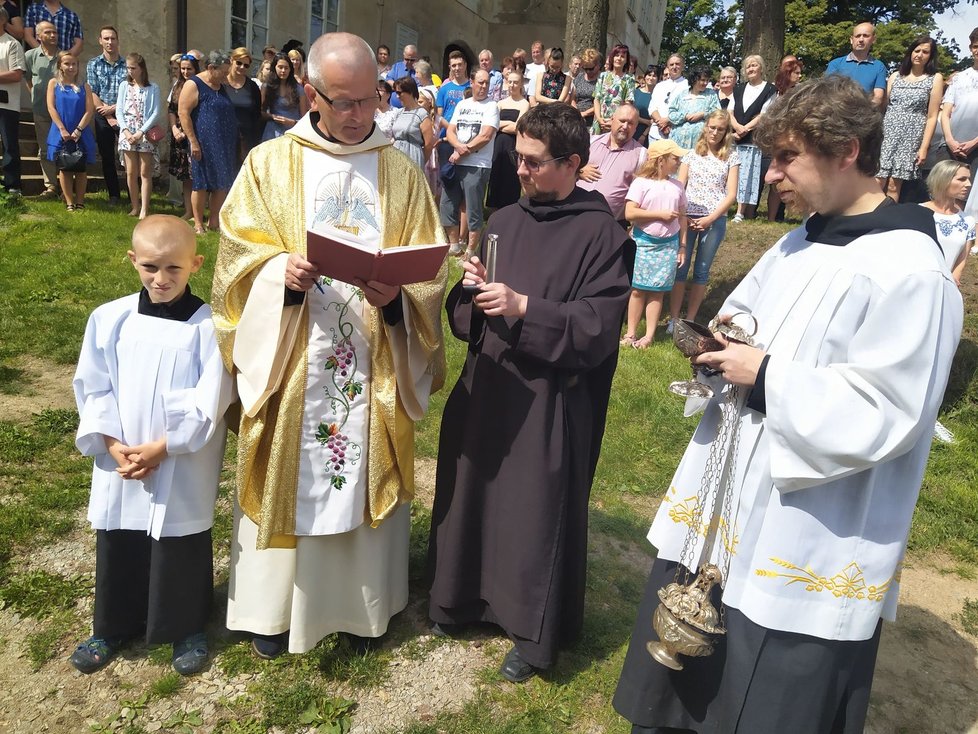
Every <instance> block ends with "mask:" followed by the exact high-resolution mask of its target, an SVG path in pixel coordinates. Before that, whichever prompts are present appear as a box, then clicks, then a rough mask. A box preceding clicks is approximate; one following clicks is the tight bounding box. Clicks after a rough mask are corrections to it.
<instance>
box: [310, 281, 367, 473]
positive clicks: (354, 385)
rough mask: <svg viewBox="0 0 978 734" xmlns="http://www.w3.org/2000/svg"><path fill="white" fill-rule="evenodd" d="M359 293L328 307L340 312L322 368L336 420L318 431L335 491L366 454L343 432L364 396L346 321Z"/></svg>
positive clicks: (351, 331) (324, 422)
mask: <svg viewBox="0 0 978 734" xmlns="http://www.w3.org/2000/svg"><path fill="white" fill-rule="evenodd" d="M358 293H361V291H360V289H359V288H357V289H355V290H354V292H353V294H352V295H351V296H350V297H349V298H348V299H347V300H346V301H344V302H332V303H330V304H328V305H327V306H326V308H325V310H327V311H328V310H330V309H334V308H335V309H336V311H337V312H338V317H337V324H336V328H331V329H330V330H331V331H332V332H333V350H332V354H331V355H330V356H329V357H328V358H327V359H326V362H325V364H324V365H323V368H324V369H325V370H326V371H327V372H329V373H330V377H331V382H332V385H327V386H326V387H325V388H324V392H325V393H326V397H327V398H328V399H329V406H330V409H331V410H332V412H333V413H334V415H335V416H336V420H334V421H330V422H327V421H325V420H323V421H320V423H319V426H318V427H317V428H316V440H317V441H319V443H320V444H322V445H323V446H325V447H326V449H327V456H326V472H327V474H328V476H329V483H330V486H332V487H334V488H336V489H342V488H343V485H344V484H346V476H344V474H345V472H346V470H347V469H348V468H349V467H351V466H356V464H357V462H359V461H360V457H361V455H362V453H363V451H362V449H361V447H360V444H358V443H356V442H355V441H351V440H350V438H349V436H347V435H346V434H344V433H343V427H344V426H345V425H346V421H347V419H348V418H349V417H350V411H351V410H352V409H353V403H354V401H355V400H356V399H357V397H359V396H361V395H363V383H362V382H360V381H359V380H356V379H354V377H355V376H356V373H357V350H356V347H355V346H354V344H353V340H352V339H351V337H352V335H353V324H352V323H351V322H349V321H347V320H346V315H347V312H348V311H349V307H350V301H351V300H353V298H355V297H356V296H357V294H358ZM361 297H362V293H361Z"/></svg>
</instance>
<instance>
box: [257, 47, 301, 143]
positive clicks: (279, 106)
mask: <svg viewBox="0 0 978 734" xmlns="http://www.w3.org/2000/svg"><path fill="white" fill-rule="evenodd" d="M272 70H273V71H274V72H275V74H274V75H273V76H272V78H271V79H270V80H269V81H268V83H267V84H265V86H264V88H262V90H261V112H262V117H263V118H264V119H265V121H266V122H265V132H264V133H262V136H261V139H262V142H265V141H266V140H274V139H275V138H278V137H281V136H282V135H285V133H286V131H287V130H289V128H291V127H292V126H293V125H295V124H296V123H297V122H298V121H299V118H300V117H302V116H303V115H305V114H306V112H308V111H309V100H308V99H307V98H306V94H305V92H304V91H303V89H302V85H300V84H299V82H298V81H296V78H295V70H294V69H293V67H292V64H291V63H290V62H289V57H288V56H287V55H286V54H275V59H274V63H273V64H272Z"/></svg>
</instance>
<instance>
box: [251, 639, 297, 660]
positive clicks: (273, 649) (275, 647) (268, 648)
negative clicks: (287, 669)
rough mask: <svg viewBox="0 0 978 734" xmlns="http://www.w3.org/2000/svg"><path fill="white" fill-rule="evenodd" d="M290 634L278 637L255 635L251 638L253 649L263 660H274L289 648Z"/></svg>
mask: <svg viewBox="0 0 978 734" xmlns="http://www.w3.org/2000/svg"><path fill="white" fill-rule="evenodd" d="M288 640H289V633H288V632H280V633H279V634H277V635H255V636H254V637H252V638H251V649H252V650H253V651H254V653H255V655H257V656H258V657H260V658H261V659H262V660H274V659H275V658H277V657H278V656H279V655H281V654H282V653H283V652H285V651H286V649H287V648H288V646H289V645H288Z"/></svg>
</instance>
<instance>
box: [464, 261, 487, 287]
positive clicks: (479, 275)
mask: <svg viewBox="0 0 978 734" xmlns="http://www.w3.org/2000/svg"><path fill="white" fill-rule="evenodd" d="M485 282H486V267H485V265H483V264H482V261H481V260H479V258H478V257H475V256H474V255H473V256H472V257H470V258H469V259H468V261H463V262H462V283H463V284H465V285H478V286H481V285H482V284H483V283H485Z"/></svg>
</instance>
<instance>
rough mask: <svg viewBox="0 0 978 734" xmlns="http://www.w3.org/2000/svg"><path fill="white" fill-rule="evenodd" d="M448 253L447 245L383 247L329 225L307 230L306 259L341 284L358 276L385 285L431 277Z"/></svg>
mask: <svg viewBox="0 0 978 734" xmlns="http://www.w3.org/2000/svg"><path fill="white" fill-rule="evenodd" d="M447 254H448V245H447V244H445V245H404V246H402V247H391V248H388V249H386V250H382V249H380V248H379V247H377V246H375V245H372V244H370V243H369V242H365V241H364V240H361V239H360V238H359V237H357V236H356V235H352V234H350V233H349V232H343V231H342V230H339V229H334V228H332V227H331V228H329V229H328V230H326V231H324V232H313V231H312V230H308V231H307V232H306V259H307V260H308V261H309V262H311V263H312V264H313V265H315V266H316V267H317V268H318V269H319V272H320V274H322V275H325V276H326V277H327V278H333V279H334V280H341V281H343V282H344V283H352V282H353V281H354V280H357V279H360V280H362V281H364V282H366V281H370V280H376V281H378V282H380V283H386V284H387V285H407V284H408V283H420V282H422V281H425V280H431V279H432V278H434V277H435V276H436V275H438V269H439V268H441V264H442V263H443V262H444V261H445V255H447Z"/></svg>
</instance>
